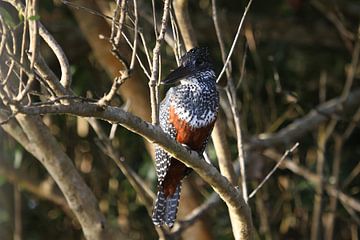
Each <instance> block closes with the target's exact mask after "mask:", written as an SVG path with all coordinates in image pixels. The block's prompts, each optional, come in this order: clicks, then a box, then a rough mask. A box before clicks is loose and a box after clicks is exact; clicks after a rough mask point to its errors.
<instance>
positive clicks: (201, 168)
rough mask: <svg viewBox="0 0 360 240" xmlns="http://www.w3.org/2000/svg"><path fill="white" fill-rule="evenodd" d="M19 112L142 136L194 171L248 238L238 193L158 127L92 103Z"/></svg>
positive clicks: (245, 214)
mask: <svg viewBox="0 0 360 240" xmlns="http://www.w3.org/2000/svg"><path fill="white" fill-rule="evenodd" d="M21 111H22V112H24V113H26V114H45V113H58V114H59V113H67V114H73V115H77V116H84V117H97V118H101V119H104V120H107V121H110V122H114V123H119V124H120V125H122V126H124V127H125V128H127V129H129V130H130V131H132V132H135V133H137V134H139V135H141V136H143V137H144V138H146V139H147V140H148V141H150V142H152V143H156V144H158V145H159V146H161V147H162V148H164V149H165V150H166V151H168V152H169V153H170V154H171V155H172V156H173V157H175V158H176V159H179V160H180V161H182V162H183V163H185V164H186V165H188V166H189V167H191V168H193V169H194V170H195V171H196V172H197V173H198V174H199V175H200V176H201V177H202V178H203V179H204V180H205V181H206V182H208V183H209V184H210V185H211V186H212V187H213V189H214V190H215V191H216V192H217V193H218V194H219V195H220V197H221V198H222V199H223V200H224V201H225V202H226V203H227V205H228V206H229V207H230V208H231V209H232V210H233V211H235V212H236V213H237V214H236V215H237V217H238V221H239V222H241V232H239V235H240V236H241V239H249V238H251V236H252V223H251V215H250V210H249V208H248V207H247V205H246V203H245V201H244V199H243V198H242V197H241V194H240V193H239V191H238V190H237V189H236V188H234V187H233V186H232V185H231V183H230V182H229V181H228V180H227V179H226V178H225V177H223V176H222V175H221V174H220V173H219V172H218V171H217V170H216V168H215V167H213V166H212V165H209V164H208V163H206V162H205V160H203V159H202V158H201V157H200V156H199V155H198V154H197V153H196V152H194V151H191V152H189V151H188V150H187V149H186V148H184V147H183V146H182V145H180V144H179V143H178V142H176V141H175V140H173V139H171V138H170V137H169V136H168V135H167V134H165V133H164V132H163V131H162V130H161V129H160V127H158V126H154V125H151V124H150V123H147V122H145V121H143V120H141V119H140V118H138V117H136V116H133V115H131V114H130V113H127V112H125V111H123V110H122V109H120V108H117V107H105V108H100V107H99V106H98V105H96V104H94V103H85V102H83V103H78V102H74V103H72V104H71V105H54V106H40V107H33V106H30V107H24V108H22V109H21Z"/></svg>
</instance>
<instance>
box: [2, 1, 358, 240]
mask: <svg viewBox="0 0 360 240" xmlns="http://www.w3.org/2000/svg"><path fill="white" fill-rule="evenodd" d="M71 2H74V1H71ZM130 2H131V1H130ZM38 3H39V15H40V16H39V17H40V21H41V22H42V23H43V24H44V25H45V26H46V28H47V29H48V30H49V31H50V32H51V34H53V36H54V37H55V39H56V40H57V41H58V42H59V44H60V45H61V47H62V48H63V50H64V51H65V53H66V55H67V57H68V59H69V62H70V65H71V71H72V76H73V83H72V89H73V90H74V91H75V93H76V94H78V95H80V96H83V97H86V96H87V97H92V98H96V99H98V98H100V97H102V96H103V95H104V93H106V92H107V91H108V89H109V88H110V87H111V83H112V80H113V78H114V76H115V75H116V74H117V71H118V70H119V69H120V68H121V67H120V66H119V62H118V60H117V59H116V58H114V57H113V56H112V55H111V53H110V49H111V46H110V45H109V43H108V41H107V40H106V38H107V37H109V33H110V32H109V31H110V25H109V24H108V23H107V22H106V21H105V19H104V18H103V17H101V16H97V15H94V14H93V13H92V12H91V11H89V9H92V10H93V11H95V12H100V13H102V14H104V15H108V16H112V8H113V7H114V3H113V1H105V0H103V1H101V0H98V1H75V2H74V3H75V4H76V6H84V7H86V9H84V8H78V7H76V6H74V5H71V4H64V3H63V2H61V1H59V0H54V1H51V0H46V1H38ZM188 4H189V14H190V19H191V22H192V25H193V28H194V34H195V37H196V39H197V41H198V43H199V45H200V46H207V47H208V48H209V49H210V52H211V55H212V57H213V61H214V65H215V67H216V69H217V72H220V70H221V68H222V66H223V64H222V60H221V54H220V50H219V44H218V41H217V37H216V33H215V29H214V24H213V20H212V16H211V14H212V8H211V4H212V1H210V0H199V1H189V3H188ZM138 5H139V16H140V19H139V21H140V23H139V24H140V26H141V30H142V32H143V35H144V37H145V40H146V43H147V45H148V47H149V49H150V50H151V49H152V48H153V46H154V45H155V37H154V30H153V24H152V5H151V1H145V0H139V1H138ZM245 5H246V2H244V1H238V0H228V1H218V2H217V10H218V20H219V23H220V26H221V31H222V34H223V39H224V43H225V48H226V52H228V51H229V49H230V46H231V44H232V41H233V38H234V35H235V33H236V29H237V27H238V24H239V21H240V19H241V16H242V14H243V10H244V8H245ZM155 7H156V13H157V18H158V22H160V17H161V13H162V1H156V4H155ZM0 14H2V15H3V16H4V15H5V14H9V15H10V16H11V18H12V19H13V21H14V22H16V23H17V22H19V21H20V20H19V19H18V15H17V13H16V12H15V10H14V9H13V8H11V7H10V6H9V5H7V4H6V3H0ZM359 24H360V2H359V1H357V0H342V1H340V0H331V1H320V0H319V1H318V0H316V1H310V0H271V1H257V0H254V2H253V3H252V6H251V8H250V11H249V13H248V16H247V18H246V20H245V24H244V28H243V31H242V33H241V36H240V39H239V41H238V43H237V45H236V48H235V50H234V54H233V57H232V65H231V66H232V73H233V75H232V76H233V81H234V85H235V87H236V92H237V96H238V99H237V100H238V104H239V107H240V108H239V109H240V114H241V127H242V131H243V135H244V141H245V145H246V147H247V148H246V149H247V152H246V153H247V158H246V159H247V162H246V164H247V165H246V166H247V175H248V176H247V177H248V187H249V189H250V190H252V189H254V188H255V187H256V186H257V185H258V184H259V183H260V182H261V180H262V179H263V178H264V177H265V176H266V174H267V173H268V172H269V171H270V170H271V168H272V167H273V166H274V165H275V163H276V160H279V159H280V157H281V155H282V154H283V152H284V151H285V150H286V149H288V148H290V147H291V146H292V145H293V144H294V142H295V141H298V142H299V143H300V145H299V147H298V149H297V150H296V151H295V152H294V153H293V154H291V155H290V156H289V159H290V160H289V161H291V162H294V163H295V164H296V166H298V167H299V166H300V170H299V168H298V171H297V172H296V169H295V170H294V168H291V166H290V167H288V165H285V166H282V167H280V168H279V169H277V171H276V172H275V173H274V175H272V176H271V178H270V179H269V180H268V182H267V183H266V184H265V185H264V186H263V187H262V188H261V189H260V190H259V192H258V193H257V194H256V195H255V197H254V198H252V199H251V200H250V201H249V204H250V207H251V209H252V217H253V221H254V226H255V231H256V239H310V236H311V232H312V228H313V227H314V223H313V220H314V211H316V210H314V209H316V208H315V207H314V206H315V205H316V202H317V201H320V202H321V204H320V206H321V211H320V216H319V217H318V218H317V219H318V220H319V221H320V227H319V233H320V236H319V237H318V239H359V225H360V218H359V209H360V207H359V205H360V184H359V183H360V177H359V173H360V161H359V159H360V129H359V128H358V126H359V125H358V119H356V111H357V108H359V105H357V106H355V108H354V107H353V108H350V109H346V111H342V112H341V114H338V115H337V114H335V115H332V116H325V117H327V118H328V120H326V121H323V122H322V123H321V124H319V125H316V126H314V127H312V128H311V129H308V131H305V132H304V133H303V134H301V135H299V136H297V137H296V138H295V137H294V138H293V137H290V138H291V140H290V141H289V142H288V143H286V141H285V140H284V141H283V142H281V143H278V144H272V145H271V146H262V147H256V146H255V147H254V146H252V145H251V144H252V143H254V141H255V140H256V139H261V137H266V136H268V135H269V134H272V133H274V134H276V133H278V132H279V130H281V129H283V128H285V127H286V126H288V125H289V124H291V123H292V122H294V121H295V120H297V119H302V118H303V117H305V116H307V114H308V113H309V112H310V111H314V110H315V112H316V109H317V108H318V106H319V105H320V104H322V103H324V102H326V101H328V100H330V99H333V98H336V97H339V96H340V95H341V94H342V92H343V88H344V85H345V82H346V80H347V78H349V74H350V73H349V72H350V71H352V72H353V77H352V78H353V84H352V86H351V91H355V90H358V89H359V87H360V83H359V78H360V65H359V64H358V62H357V60H356V56H357V58H358V57H359ZM99 35H100V36H104V37H105V39H103V38H99ZM41 52H42V53H43V55H44V56H45V58H46V61H47V62H48V64H49V65H50V66H51V68H52V69H53V70H54V72H55V73H60V68H59V65H58V62H57V59H56V58H55V56H54V55H53V54H52V53H51V51H50V50H49V49H47V48H46V47H43V48H42V49H41ZM123 53H124V58H125V59H128V60H129V59H130V58H129V56H130V54H131V51H130V50H129V49H128V47H127V46H126V45H125V44H124V50H123ZM140 56H141V58H142V60H143V61H144V62H146V57H145V55H144V54H143V52H140ZM242 66H244V68H242ZM175 67H176V61H175V58H174V54H173V49H172V47H170V46H169V45H167V44H164V45H163V48H162V66H161V73H162V76H164V75H166V74H167V73H168V72H169V71H170V70H171V69H174V68H175ZM243 69H244V70H243ZM350 77H351V76H350ZM147 81H148V80H147V78H146V76H145V74H144V73H143V72H142V70H141V68H139V67H137V69H136V70H135V73H134V76H133V78H132V79H130V80H128V81H127V82H126V83H125V84H124V85H123V86H122V87H121V89H120V92H119V95H118V96H116V98H115V99H113V101H112V103H111V104H112V105H115V106H123V107H124V108H125V109H128V110H129V111H131V112H133V113H134V114H135V115H137V116H140V117H141V118H143V119H145V120H147V121H150V104H149V92H148V88H147ZM225 84H226V78H225V77H223V79H222V80H221V82H220V84H219V91H222V95H221V96H222V98H223V99H224V103H222V106H223V109H222V112H221V114H222V116H224V118H225V119H226V121H225V123H226V136H227V139H228V141H229V144H230V145H229V147H230V151H231V152H230V156H231V158H232V159H233V160H234V162H237V146H236V135H235V127H234V123H233V121H232V115H231V110H230V108H229V105H228V103H227V102H226V95H225V94H224V92H223V90H222V87H223V86H224V85H225ZM160 91H161V96H164V93H165V91H166V89H164V88H163V87H161V88H160ZM358 102H359V101H358ZM320 114H321V113H320ZM333 116H334V117H335V118H336V123H335V125H334V127H333V129H331V131H330V132H326V131H327V130H329V124H330V122H331V121H332V120H330V119H331V117H333ZM43 119H44V122H45V123H46V125H47V126H48V127H49V128H50V130H51V132H52V134H53V135H54V136H56V138H57V139H58V141H59V142H61V144H62V147H63V148H64V149H66V153H67V154H68V156H70V158H71V159H72V160H73V162H74V163H75V165H76V167H77V169H78V171H79V172H80V173H81V175H82V177H83V178H84V179H85V180H86V183H87V184H88V185H89V186H90V188H91V189H92V191H93V192H94V194H95V196H96V198H97V199H98V201H99V206H100V209H101V211H102V212H103V213H104V215H105V216H106V218H107V219H108V220H109V222H110V223H111V224H113V225H114V226H119V228H120V229H121V231H122V232H124V233H125V234H126V235H127V236H129V238H131V239H157V234H156V232H155V230H154V227H153V224H152V222H151V219H150V217H149V216H148V212H147V210H146V208H145V207H144V206H143V205H142V203H141V201H140V200H139V199H138V197H137V195H136V192H135V191H134V189H133V188H132V187H131V185H130V184H129V182H128V181H127V179H126V177H125V176H124V175H123V173H122V172H121V171H120V170H119V168H118V167H117V166H116V164H115V163H114V162H113V161H112V160H111V159H110V158H109V157H107V156H106V155H105V154H104V153H103V152H102V151H101V150H100V149H99V147H98V141H99V140H98V139H97V136H96V134H95V133H94V132H93V130H92V129H91V127H89V125H88V123H87V122H86V121H85V120H84V119H81V118H77V117H73V116H53V115H52V116H47V115H46V116H43ZM102 127H103V128H104V129H105V131H106V132H107V133H108V132H110V128H111V126H110V125H109V124H107V123H102ZM302 127H304V128H306V127H307V126H306V125H305V126H302ZM349 127H352V129H350V130H351V131H350V130H349ZM347 131H350V132H349V134H348V135H346V136H345V135H344V134H345V133H347ZM0 135H1V138H0V239H16V240H19V239H26V240H37V239H83V236H82V233H81V229H80V226H79V224H78V223H77V222H76V221H74V216H73V214H72V213H71V211H70V210H69V208H68V207H67V206H66V203H65V201H64V198H63V196H62V194H61V192H60V191H59V189H58V188H57V187H56V185H55V183H54V181H53V180H52V178H51V177H50V176H49V174H48V173H47V172H46V170H45V169H44V168H43V167H42V165H41V164H40V163H39V162H38V161H37V160H36V159H34V157H32V155H30V154H29V153H27V152H26V151H25V150H24V149H23V148H22V147H21V146H20V145H19V144H18V143H17V142H16V141H15V140H14V139H12V138H10V137H9V136H8V135H6V133H5V132H4V131H3V130H2V129H1V128H0ZM112 146H113V147H114V148H115V149H116V151H117V152H118V154H119V156H121V160H123V161H126V163H127V164H128V165H129V166H131V168H132V169H133V170H134V171H135V172H136V173H138V174H139V176H140V177H141V178H142V179H143V180H144V181H145V183H146V184H147V186H148V187H149V188H150V189H152V190H154V189H155V186H156V175H155V171H154V165H153V160H152V153H151V146H149V144H148V143H145V142H144V140H143V139H142V138H140V137H139V136H137V135H135V134H133V133H131V132H129V131H128V130H126V129H124V128H122V127H118V128H117V131H116V137H114V138H113V139H112ZM207 153H208V155H209V157H210V159H211V160H212V162H213V164H214V165H215V166H218V164H217V160H216V159H217V157H216V154H215V151H214V147H213V144H212V142H210V143H209V146H208V149H207ZM319 159H320V160H322V162H323V165H322V166H321V165H320V166H319V161H320V160H319ZM274 160H275V161H274ZM304 171H305V173H304ZM309 174H310V175H309ZM311 174H312V175H311ZM311 177H315V178H316V180H313V181H312V180H311V179H314V178H311ZM321 178H322V179H324V181H325V182H326V184H328V185H329V184H330V185H331V186H333V189H338V190H340V191H341V192H342V193H345V194H346V196H347V197H351V199H353V200H354V201H355V205H351V206H355V207H356V206H357V207H358V208H357V209H356V208H354V207H351V206H349V205H346V204H344V202H343V200H342V201H338V198H337V197H336V196H335V197H334V194H333V195H331V194H329V192H327V191H323V190H321V189H319V184H316V181H317V180H318V179H321ZM186 182H187V183H185V185H186V186H185V189H188V190H184V192H183V196H182V197H183V200H182V201H181V203H180V205H182V207H181V209H180V217H179V218H180V219H181V216H185V215H186V213H189V211H190V210H189V209H187V207H188V208H191V209H193V208H194V207H195V206H197V205H199V204H201V203H202V202H203V201H204V200H205V199H207V198H208V197H209V196H210V194H211V192H212V189H211V188H210V187H209V186H208V185H207V184H206V183H204V182H203V181H202V180H201V179H200V178H199V177H198V176H197V175H196V174H195V173H193V174H191V176H190V177H189V178H188V179H187V180H186ZM189 183H190V184H189ZM191 186H192V187H191ZM319 191H320V195H319V194H318V195H317V194H316V193H319ZM316 198H318V200H316ZM356 204H357V205H356ZM216 206H217V207H214V208H211V209H209V210H208V211H207V213H206V215H205V217H203V219H202V220H201V221H199V222H198V224H197V225H196V226H195V227H192V228H189V230H188V231H189V233H188V235H186V232H185V233H184V235H183V239H223V240H225V239H233V235H232V230H231V224H230V220H229V217H228V212H227V209H226V206H225V204H224V203H223V202H219V203H218V204H217V205H216ZM315 219H316V218H315ZM191 229H193V230H191ZM191 231H194V232H191ZM329 231H330V233H329ZM327 232H328V234H327ZM195 233H196V234H195Z"/></svg>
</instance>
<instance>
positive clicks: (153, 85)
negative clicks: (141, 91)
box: [149, 0, 170, 125]
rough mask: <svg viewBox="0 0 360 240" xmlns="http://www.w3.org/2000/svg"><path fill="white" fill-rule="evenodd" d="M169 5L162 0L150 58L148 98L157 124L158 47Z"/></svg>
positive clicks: (164, 30) (167, 1) (168, 0)
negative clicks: (158, 27)
mask: <svg viewBox="0 0 360 240" xmlns="http://www.w3.org/2000/svg"><path fill="white" fill-rule="evenodd" d="M169 5H170V0H165V1H164V8H163V16H162V18H161V27H160V32H159V36H158V37H157V39H156V44H155V47H154V49H153V59H152V66H153V68H152V71H151V76H150V81H149V87H150V100H151V119H152V123H153V124H155V125H157V124H158V122H159V109H158V105H159V104H158V84H157V81H158V77H159V55H160V47H161V44H162V42H163V40H164V36H165V32H166V26H167V20H168V15H169V8H170V7H169ZM155 25H156V22H155V23H154V26H155Z"/></svg>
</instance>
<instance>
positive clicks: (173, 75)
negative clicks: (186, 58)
mask: <svg viewBox="0 0 360 240" xmlns="http://www.w3.org/2000/svg"><path fill="white" fill-rule="evenodd" d="M193 72H194V69H193V68H191V67H184V66H182V65H181V66H179V67H178V68H176V69H174V70H173V71H172V72H170V73H169V75H168V76H167V77H166V78H165V79H164V80H162V81H161V83H162V84H171V83H176V82H177V81H179V80H181V79H183V78H185V77H187V76H189V75H191V74H192V73H193Z"/></svg>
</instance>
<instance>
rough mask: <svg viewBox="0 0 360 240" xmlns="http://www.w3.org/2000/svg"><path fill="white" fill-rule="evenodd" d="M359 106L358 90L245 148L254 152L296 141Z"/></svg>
mask: <svg viewBox="0 0 360 240" xmlns="http://www.w3.org/2000/svg"><path fill="white" fill-rule="evenodd" d="M359 104H360V89H356V90H354V91H353V92H351V93H350V94H349V96H348V98H347V99H346V101H345V102H343V103H341V98H340V97H338V98H334V99H332V100H330V101H327V102H325V103H323V104H320V105H319V106H318V107H316V108H315V109H314V110H311V111H310V112H309V113H308V114H307V115H306V116H304V117H302V118H300V119H297V120H296V121H294V122H293V123H291V124H289V125H288V126H286V127H284V128H283V129H281V130H280V131H278V132H276V133H274V134H264V135H263V136H260V137H253V138H251V139H250V140H249V142H248V144H247V147H248V148H250V149H252V150H254V149H257V148H266V147H273V146H275V145H281V144H285V145H287V144H289V143H292V142H294V141H296V140H297V139H299V138H300V137H301V136H303V135H304V134H305V133H307V132H308V131H310V130H312V129H314V128H315V127H317V126H318V125H319V124H320V123H322V122H324V121H326V120H329V119H330V118H331V117H333V116H334V115H340V114H343V113H345V112H346V111H349V110H350V109H352V108H354V107H356V106H358V105H359Z"/></svg>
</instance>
